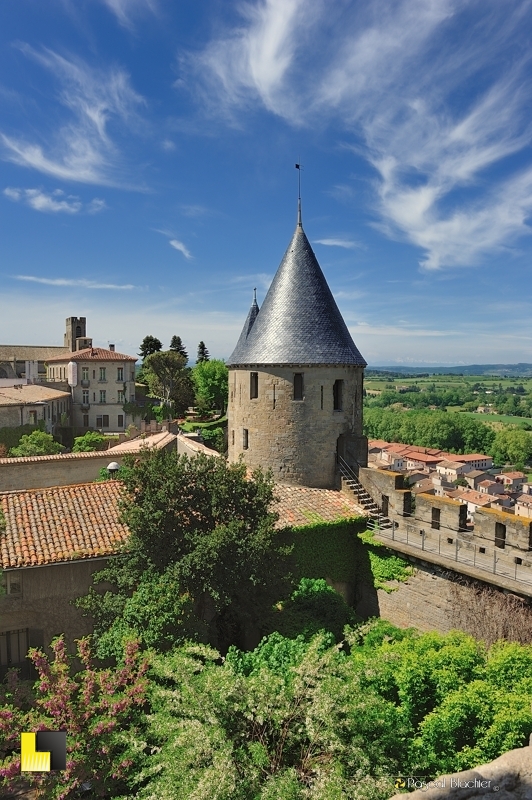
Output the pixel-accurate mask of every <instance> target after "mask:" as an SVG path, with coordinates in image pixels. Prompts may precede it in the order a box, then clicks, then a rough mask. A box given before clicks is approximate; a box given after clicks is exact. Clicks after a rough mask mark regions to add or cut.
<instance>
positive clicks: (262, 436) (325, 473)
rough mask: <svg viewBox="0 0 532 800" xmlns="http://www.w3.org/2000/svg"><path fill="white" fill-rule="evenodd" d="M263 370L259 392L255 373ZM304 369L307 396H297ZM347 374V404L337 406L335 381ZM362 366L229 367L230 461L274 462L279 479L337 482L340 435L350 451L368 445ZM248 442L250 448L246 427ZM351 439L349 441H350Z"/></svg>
mask: <svg viewBox="0 0 532 800" xmlns="http://www.w3.org/2000/svg"><path fill="white" fill-rule="evenodd" d="M251 372H258V397H257V398H256V399H251V398H250V375H251ZM295 373H303V397H304V399H303V400H294V399H293V396H294V395H293V383H294V374H295ZM336 380H343V381H344V384H343V393H342V394H343V398H342V400H343V402H342V406H343V410H342V411H335V410H334V403H333V384H334V382H335V381H336ZM362 380H363V370H362V369H361V368H360V367H304V366H300V367H299V366H295V367H268V371H267V372H266V371H265V370H264V369H262V370H260V369H255V370H253V369H251V368H250V369H245V370H244V369H233V370H231V371H230V373H229V407H228V418H229V422H228V435H229V461H230V462H233V461H237V460H238V458H239V457H240V456H242V457H243V459H244V462H245V463H246V464H247V465H248V466H250V467H252V468H255V467H259V466H260V467H263V468H271V469H272V471H273V477H274V480H276V481H278V482H282V483H292V484H296V485H302V486H309V487H318V488H333V487H334V486H335V482H336V453H337V443H338V439H339V437H340V436H343V437H344V440H342V442H343V446H345V447H347V449H348V450H350V451H355V452H358V450H363V449H364V448H363V447H362V444H360V447H358V446H357V445H358V444H359V443H363V442H364V441H365V439H364V437H363V436H362ZM244 431H247V444H248V447H247V448H245V440H244V437H245V433H244ZM346 440H347V442H346Z"/></svg>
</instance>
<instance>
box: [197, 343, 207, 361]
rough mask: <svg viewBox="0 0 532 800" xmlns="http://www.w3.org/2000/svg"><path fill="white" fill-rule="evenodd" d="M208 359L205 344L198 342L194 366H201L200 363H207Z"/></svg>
mask: <svg viewBox="0 0 532 800" xmlns="http://www.w3.org/2000/svg"><path fill="white" fill-rule="evenodd" d="M209 358H210V355H209V351H208V350H207V348H206V347H205V342H200V343H199V345H198V355H197V357H196V364H201V362H202V361H208V360H209Z"/></svg>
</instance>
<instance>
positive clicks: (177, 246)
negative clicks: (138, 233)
mask: <svg viewBox="0 0 532 800" xmlns="http://www.w3.org/2000/svg"><path fill="white" fill-rule="evenodd" d="M152 230H153V231H155V233H161V234H162V235H163V236H166V237H167V239H168V244H169V245H170V247H173V248H174V250H178V251H179V252H180V253H182V254H183V255H184V256H185V258H187V259H191V258H194V256H193V255H192V253H191V252H190V250H189V249H188V247H187V246H186V245H185V244H184V243H183V242H182V241H181V240H180V239H178V238H177V236H176V235H175V233H173V231H169V230H166V228H152Z"/></svg>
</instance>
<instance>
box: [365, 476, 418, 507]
mask: <svg viewBox="0 0 532 800" xmlns="http://www.w3.org/2000/svg"><path fill="white" fill-rule="evenodd" d="M358 477H359V480H360V483H361V484H362V485H363V487H364V488H365V489H366V491H367V492H368V493H369V494H370V495H371V497H372V498H373V500H374V501H375V502H376V503H377V505H378V506H379V507H380V508H382V506H383V495H385V496H386V497H388V513H387V514H386V515H385V516H389V517H394V516H401V517H402V516H405V515H407V514H409V513H410V507H411V498H412V495H411V492H410V490H409V489H408V488H407V487H406V486H405V485H404V475H403V474H402V473H400V472H392V471H391V470H378V469H369V468H368V467H361V468H360V469H359V472H358Z"/></svg>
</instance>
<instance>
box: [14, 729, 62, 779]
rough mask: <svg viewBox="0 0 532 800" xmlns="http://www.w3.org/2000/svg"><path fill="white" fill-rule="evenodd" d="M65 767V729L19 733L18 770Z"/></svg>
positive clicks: (37, 770) (48, 769)
mask: <svg viewBox="0 0 532 800" xmlns="http://www.w3.org/2000/svg"><path fill="white" fill-rule="evenodd" d="M56 769H66V731H39V732H38V733H21V734H20V771H21V772H50V770H56Z"/></svg>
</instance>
